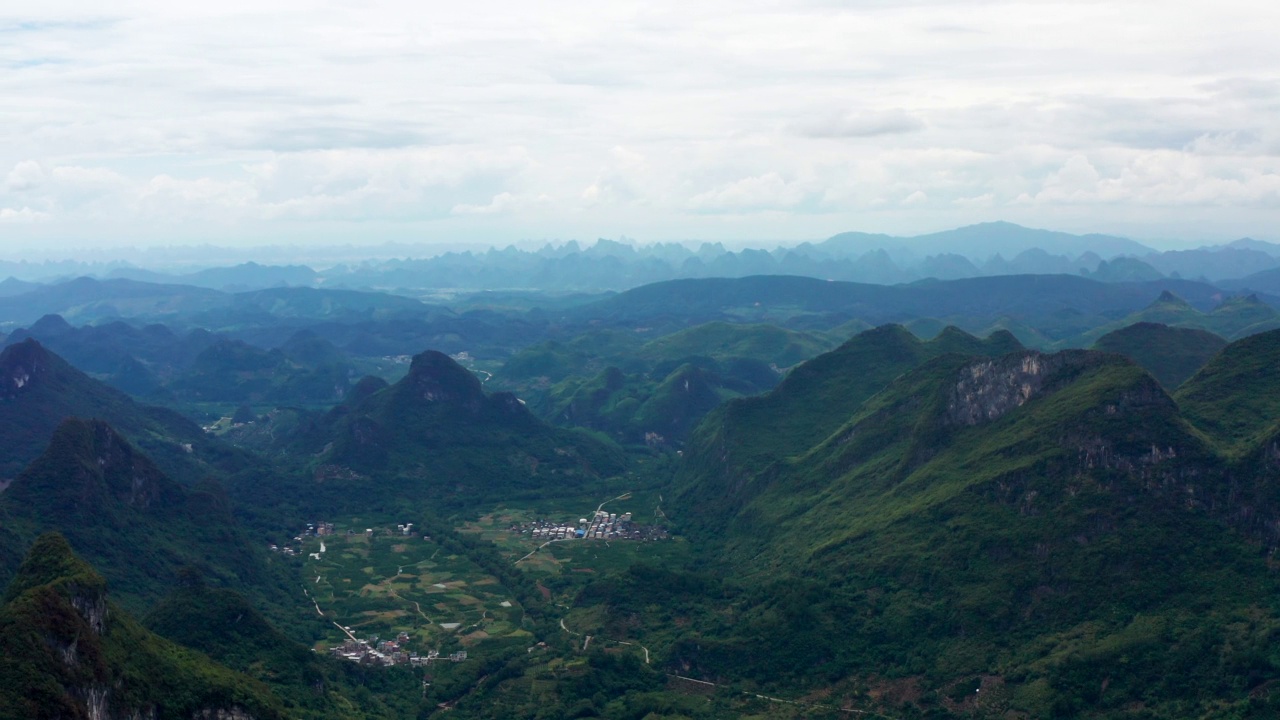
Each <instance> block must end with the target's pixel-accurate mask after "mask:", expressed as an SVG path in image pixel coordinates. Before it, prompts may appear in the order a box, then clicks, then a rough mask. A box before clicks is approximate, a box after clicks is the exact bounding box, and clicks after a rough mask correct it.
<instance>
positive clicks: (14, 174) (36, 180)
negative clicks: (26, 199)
mask: <svg viewBox="0 0 1280 720" xmlns="http://www.w3.org/2000/svg"><path fill="white" fill-rule="evenodd" d="M43 181H44V169H43V168H41V167H40V163H38V162H36V161H34V160H23V161H22V162H20V163H18V164H17V165H14V166H13V169H12V170H10V171H9V174H8V175H7V176H6V177H5V180H4V184H5V189H7V190H8V191H9V192H26V191H28V190H34V189H35V188H36V187H39V185H40V183H41V182H43Z"/></svg>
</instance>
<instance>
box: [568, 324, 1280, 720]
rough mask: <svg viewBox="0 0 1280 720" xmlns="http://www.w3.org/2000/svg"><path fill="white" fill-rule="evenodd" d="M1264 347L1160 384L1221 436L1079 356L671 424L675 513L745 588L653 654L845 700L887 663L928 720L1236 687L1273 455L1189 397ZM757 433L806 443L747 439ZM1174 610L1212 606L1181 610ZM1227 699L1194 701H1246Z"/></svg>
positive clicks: (1264, 613)
mask: <svg viewBox="0 0 1280 720" xmlns="http://www.w3.org/2000/svg"><path fill="white" fill-rule="evenodd" d="M877 332H881V333H883V331H877ZM1269 335H1271V334H1268V335H1263V336H1258V337H1257V338H1253V339H1250V340H1245V341H1241V342H1240V343H1237V344H1236V345H1233V346H1230V347H1228V348H1227V349H1226V350H1225V351H1223V352H1222V353H1221V354H1220V355H1219V356H1218V357H1217V358H1216V359H1215V360H1214V361H1213V362H1212V363H1210V365H1209V366H1208V367H1206V368H1205V369H1204V370H1202V371H1201V373H1200V375H1198V376H1197V378H1199V380H1193V381H1189V382H1188V383H1187V384H1186V386H1185V389H1184V390H1183V391H1181V392H1180V393H1179V395H1178V397H1179V399H1180V401H1183V402H1187V403H1188V405H1187V413H1188V417H1189V418H1191V419H1192V420H1193V421H1195V422H1199V423H1201V425H1202V426H1204V427H1206V428H1208V429H1212V430H1215V431H1217V433H1216V435H1215V437H1217V438H1221V440H1222V441H1224V442H1223V443H1221V444H1219V443H1215V442H1213V441H1210V440H1207V439H1206V438H1205V436H1203V435H1201V434H1200V433H1199V432H1198V431H1197V429H1196V428H1195V427H1193V426H1192V424H1191V423H1189V422H1188V420H1187V419H1184V418H1183V416H1182V413H1181V411H1180V409H1179V406H1178V404H1176V403H1175V402H1174V400H1173V399H1172V398H1170V397H1169V395H1168V394H1166V392H1165V391H1164V390H1163V389H1161V387H1160V386H1159V384H1158V383H1157V382H1156V381H1155V380H1154V379H1152V378H1151V377H1150V376H1149V375H1147V374H1146V373H1145V372H1143V371H1142V370H1141V369H1140V368H1139V367H1137V366H1136V365H1133V364H1131V363H1129V362H1127V361H1124V360H1121V359H1120V358H1118V357H1116V356H1114V355H1103V354H1098V353H1089V352H1080V351H1070V352H1063V353H1057V354H1052V355H1044V354H1040V353H1035V352H1019V353H1013V354H1009V355H1005V356H1003V357H999V358H993V359H983V358H974V357H972V356H968V357H966V356H962V355H941V356H938V357H935V358H934V359H932V360H928V361H924V362H923V363H922V364H918V365H917V367H916V368H915V369H913V370H910V371H909V372H907V373H905V374H903V375H901V376H900V377H897V378H896V379H889V380H886V381H885V382H883V383H882V384H881V387H882V389H879V391H878V392H874V391H873V392H869V393H858V395H859V396H860V399H861V400H862V401H861V402H859V403H857V406H856V408H855V409H853V410H852V411H840V412H838V413H835V412H832V411H831V406H832V404H833V400H830V399H825V398H822V397H819V396H816V395H815V396H812V397H810V398H809V401H808V402H805V403H793V404H791V405H789V406H787V407H785V409H784V407H783V406H781V405H780V404H779V403H780V399H781V398H782V397H783V396H784V394H785V391H786V390H787V384H784V385H783V386H781V387H780V388H779V389H778V390H775V391H774V393H772V394H770V395H767V396H765V398H764V399H772V401H773V403H774V404H775V407H774V412H773V418H774V419H773V420H772V421H771V422H770V421H763V420H755V421H752V420H751V419H745V420H744V419H743V418H741V417H736V416H735V414H734V413H733V410H734V409H735V405H736V404H734V403H731V404H730V405H727V406H725V408H724V409H723V413H718V414H715V415H713V416H712V418H711V419H709V421H708V422H707V423H706V424H704V426H703V427H702V428H700V429H699V432H698V433H697V434H695V437H694V439H693V442H692V443H691V445H690V447H689V449H688V451H687V455H688V458H687V462H686V463H685V464H684V466H683V469H682V471H681V475H680V478H679V480H678V487H679V488H680V489H679V490H678V491H677V492H678V494H677V507H679V508H681V511H680V516H681V520H682V523H683V525H684V527H686V528H687V530H688V531H689V532H691V533H694V534H695V535H696V536H697V537H699V538H700V539H701V540H702V541H704V542H706V543H708V544H709V545H710V546H711V547H713V548H714V550H713V554H715V555H717V556H718V557H721V558H723V559H724V565H725V567H732V568H733V569H734V570H733V573H734V574H735V575H737V574H739V573H740V574H741V576H742V577H744V578H746V580H745V582H746V583H747V584H748V586H750V585H751V584H752V583H753V582H759V583H760V584H761V585H763V586H764V587H765V588H766V589H765V590H763V591H761V592H747V591H740V592H743V594H742V595H740V596H739V600H738V601H736V603H735V607H736V610H735V611H734V612H735V615H737V616H738V620H737V621H736V622H735V623H734V624H733V625H732V626H719V627H717V628H716V629H715V630H708V631H707V632H704V633H702V634H701V635H700V636H699V637H698V638H697V639H696V640H694V639H692V638H690V639H685V640H680V639H675V640H673V642H674V643H675V645H674V646H673V650H672V657H673V659H674V660H676V661H677V662H680V663H682V664H683V667H685V668H688V669H693V670H696V671H697V672H698V673H700V675H701V676H702V677H713V678H714V677H717V676H725V675H735V676H739V677H741V676H743V675H744V674H745V675H750V676H753V677H756V678H759V679H760V680H761V681H762V682H764V681H765V679H766V678H777V677H779V676H788V677H791V678H793V679H794V681H795V682H801V683H803V682H805V680H804V679H803V678H805V677H810V678H813V677H826V678H831V679H832V680H833V681H834V679H835V678H850V677H853V678H855V679H854V680H853V682H852V683H851V686H852V687H861V688H864V691H867V690H866V689H868V688H874V687H875V686H876V685H877V684H878V683H880V684H883V683H885V682H888V681H887V680H880V679H878V678H881V677H884V674H885V673H886V668H892V671H889V672H888V674H889V675H890V677H892V676H894V675H896V676H898V677H910V678H912V680H911V682H912V684H914V685H916V687H917V688H918V689H919V690H925V689H932V690H933V691H934V692H936V693H938V697H939V701H940V702H941V704H942V705H943V706H945V707H946V708H947V709H949V710H951V711H966V709H967V710H968V711H972V710H974V706H973V705H972V703H973V701H974V700H977V699H978V698H977V696H976V695H974V693H975V690H976V689H978V688H980V689H981V693H982V700H983V701H984V702H986V701H992V702H998V703H999V705H998V707H1002V708H1006V709H1008V710H1010V711H1021V712H1027V713H1030V714H1031V715H1032V716H1037V717H1042V716H1050V715H1058V716H1086V715H1087V716H1111V715H1115V716H1122V715H1124V714H1125V713H1126V712H1127V711H1126V710H1125V708H1128V707H1132V706H1133V704H1134V703H1141V704H1142V705H1143V707H1146V708H1147V709H1148V710H1149V711H1150V712H1153V713H1155V714H1156V715H1157V716H1162V715H1170V716H1176V715H1187V714H1195V715H1199V714H1201V713H1203V712H1206V711H1208V710H1209V706H1208V705H1205V704H1204V703H1205V700H1204V698H1206V697H1209V696H1212V695H1213V694H1214V693H1216V692H1218V691H1217V690H1215V689H1214V688H1226V687H1239V688H1241V691H1242V692H1243V691H1244V690H1245V689H1248V688H1250V687H1256V686H1257V685H1258V684H1259V683H1261V682H1263V680H1262V678H1265V677H1268V676H1270V675H1271V674H1272V673H1274V672H1276V670H1277V667H1276V665H1275V662H1274V661H1273V660H1271V659H1268V658H1265V657H1264V656H1258V655H1254V654H1252V653H1253V652H1254V651H1252V650H1248V649H1246V648H1260V647H1262V646H1263V645H1264V644H1265V643H1266V642H1267V641H1266V638H1267V637H1269V634H1270V633H1271V632H1272V628H1275V627H1280V625H1277V623H1280V615H1278V614H1277V612H1278V609H1277V607H1276V606H1275V603H1274V593H1275V591H1276V587H1275V582H1276V581H1275V579H1274V578H1273V577H1272V574H1271V573H1270V571H1269V570H1267V569H1266V567H1267V564H1266V557H1265V553H1263V552H1260V547H1259V545H1258V544H1259V543H1260V544H1261V546H1262V547H1267V546H1269V545H1270V544H1271V543H1273V542H1274V531H1273V529H1272V527H1271V523H1272V522H1273V521H1274V520H1275V518H1276V517H1277V516H1278V514H1280V504H1277V499H1278V497H1280V496H1278V495H1277V492H1276V489H1275V487H1274V483H1273V482H1272V481H1271V480H1270V479H1269V477H1270V476H1269V473H1268V472H1267V471H1266V470H1265V467H1263V466H1259V465H1258V464H1257V463H1259V462H1263V463H1268V462H1272V461H1270V460H1269V459H1267V458H1268V457H1269V456H1267V455H1266V454H1265V453H1264V452H1263V448H1264V444H1265V442H1266V440H1267V439H1266V438H1265V437H1264V436H1265V431H1261V424H1255V425H1247V423H1236V424H1235V425H1226V424H1224V423H1222V422H1218V423H1217V424H1214V417H1213V415H1212V412H1210V410H1207V409H1204V408H1205V407H1206V406H1205V405H1204V401H1199V402H1200V404H1199V405H1194V404H1192V402H1193V401H1194V399H1195V398H1200V397H1209V396H1211V395H1212V392H1211V390H1210V389H1209V388H1210V386H1212V387H1214V388H1216V389H1218V390H1219V391H1221V392H1223V394H1224V395H1225V396H1229V397H1230V398H1232V399H1233V400H1234V401H1236V402H1238V401H1240V400H1241V399H1243V398H1244V397H1246V396H1249V397H1257V396H1258V395H1260V394H1261V393H1259V392H1258V389H1259V387H1258V386H1257V383H1256V382H1255V383H1251V384H1245V383H1241V382H1239V380H1242V379H1243V378H1244V376H1245V374H1248V372H1249V371H1248V370H1247V368H1250V367H1258V366H1260V365H1261V364H1263V363H1265V362H1266V357H1267V356H1266V354H1265V347H1267V346H1266V345H1265V343H1264V339H1266V338H1269ZM879 344H880V345H881V346H888V345H889V343H888V342H887V340H882V341H881V343H879ZM838 352H840V351H837V353H838ZM837 353H832V354H831V356H823V357H821V358H819V359H818V360H815V361H814V362H813V363H811V365H815V366H817V365H818V363H819V362H820V361H822V360H824V359H825V358H827V357H833V358H834V356H836V354H837ZM1233 373H1234V374H1233ZM824 374H827V373H824ZM1232 377H1234V378H1236V379H1237V385H1236V387H1234V388H1233V389H1232V390H1230V391H1228V390H1227V389H1226V385H1225V384H1223V383H1224V382H1225V381H1224V380H1223V378H1232ZM1215 381H1216V383H1217V384H1214V382H1215ZM790 382H791V379H790V378H789V379H788V383H790ZM1259 382H1264V384H1265V381H1264V380H1262V379H1261V378H1260V379H1259ZM828 397H830V395H828ZM1227 402H1230V401H1226V400H1225V399H1224V402H1223V407H1225V405H1226V403H1227ZM740 404H742V405H744V406H745V405H747V404H748V401H743V402H742V403H740ZM1253 407H1254V411H1253V412H1255V413H1256V415H1249V413H1246V415H1247V416H1251V417H1252V416H1256V417H1258V418H1259V420H1261V418H1262V417H1263V416H1262V415H1261V413H1264V412H1265V410H1264V408H1263V407H1262V406H1260V405H1257V404H1256V403H1255V404H1254V405H1253ZM828 415H831V416H835V417H836V418H838V419H835V420H831V421H827V420H824V418H825V417H827V416H828ZM1271 417H1274V414H1273V415H1271ZM772 426H777V427H787V426H801V427H809V428H812V430H811V431H810V432H808V433H804V434H803V436H801V435H800V434H797V435H793V436H792V438H793V439H792V440H791V441H790V442H787V441H786V440H787V436H785V435H783V436H782V437H781V438H780V440H781V442H777V443H775V445H774V446H772V447H770V448H768V449H767V450H765V451H762V450H761V447H762V441H761V439H762V438H763V437H765V436H766V435H767V434H768V433H769V432H770V430H771V429H772ZM1255 428H1257V430H1258V432H1261V435H1259V434H1258V432H1255ZM1250 433H1253V434H1250ZM1230 438H1238V439H1239V440H1238V441H1237V442H1239V443H1243V445H1237V446H1235V447H1239V448H1241V450H1242V451H1244V452H1245V455H1244V456H1243V457H1244V458H1245V459H1243V460H1240V461H1237V460H1234V459H1233V458H1234V457H1238V455H1236V453H1233V452H1231V450H1232V447H1233V446H1232V445H1231V444H1228V443H1226V442H1225V441H1227V440H1228V439H1230ZM1249 438H1253V439H1249ZM1267 447H1269V446H1267ZM1248 448H1256V450H1253V451H1250V450H1248ZM1237 452H1239V451H1237ZM1268 452H1269V451H1268ZM1255 453H1256V454H1255ZM1255 458H1258V459H1255ZM726 468H731V469H732V470H731V471H729V472H726ZM753 579H754V580H753ZM705 592H707V593H710V594H712V595H714V594H716V593H717V592H722V591H717V590H714V589H707V590H706V591H705ZM597 597H598V596H597ZM593 602H604V604H605V606H606V607H609V604H610V603H611V602H613V601H612V600H609V599H608V596H607V595H606V597H605V599H603V600H594V601H593ZM649 602H662V601H661V600H657V599H655V598H654V597H653V596H650V598H649ZM672 602H677V601H676V600H674V599H673V600H672ZM625 607H629V605H627V604H626V603H620V605H619V608H625ZM1194 607H1204V608H1206V609H1207V608H1212V610H1209V611H1208V613H1207V614H1204V613H1199V614H1197V617H1199V619H1198V620H1196V621H1194V622H1193V621H1190V617H1191V615H1189V614H1188V613H1193V612H1194V611H1192V610H1191V608H1194ZM610 612H617V609H613V610H610ZM1246 618H1252V619H1250V620H1246ZM620 619H621V618H619V620H620ZM677 637H678V636H677ZM753 646H754V647H759V646H768V647H770V648H771V651H770V652H769V653H753V652H749V651H748V648H749V647H753ZM1206 651H1208V652H1207V653H1206ZM1220 658H1230V659H1228V660H1221V659H1220ZM863 673H866V674H863ZM1171 677H1176V678H1178V680H1177V682H1176V684H1170V683H1169V682H1168V681H1167V680H1162V678H1171ZM882 686H883V685H882ZM988 693H992V694H990V695H988ZM997 693H998V694H997ZM1238 697H1239V698H1240V699H1239V701H1238V702H1237V703H1235V704H1234V705H1230V704H1229V705H1226V706H1223V707H1219V708H1217V710H1215V712H1219V713H1222V715H1221V716H1223V717H1235V716H1237V713H1245V714H1246V715H1247V714H1248V713H1249V712H1256V711H1261V710H1260V708H1262V707H1266V705H1265V703H1263V704H1261V705H1259V704H1257V703H1256V702H1255V701H1250V700H1246V699H1245V698H1244V696H1243V695H1241V696H1238ZM1254 697H1255V698H1257V697H1265V695H1263V696H1258V695H1254ZM945 698H949V701H948V700H947V699H945ZM966 703H968V705H967V706H966ZM1255 708H1256V709H1255Z"/></svg>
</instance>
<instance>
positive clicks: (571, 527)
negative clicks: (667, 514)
mask: <svg viewBox="0 0 1280 720" xmlns="http://www.w3.org/2000/svg"><path fill="white" fill-rule="evenodd" d="M508 529H509V530H510V531H511V532H513V533H520V534H523V535H529V536H530V537H531V538H532V539H534V540H575V539H576V540H638V541H641V542H645V541H650V540H665V539H667V538H668V537H669V535H668V534H667V529H666V528H664V527H662V526H660V525H639V524H636V523H635V522H633V521H632V519H631V513H629V512H628V513H623V514H622V515H618V514H617V513H610V512H605V511H604V510H596V512H595V514H594V515H593V516H592V517H591V518H579V519H578V522H577V523H576V524H567V523H564V522H561V521H555V520H541V519H539V520H534V521H532V522H528V523H517V524H513V525H512V526H511V527H510V528H508Z"/></svg>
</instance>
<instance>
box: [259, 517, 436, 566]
mask: <svg viewBox="0 0 1280 720" xmlns="http://www.w3.org/2000/svg"><path fill="white" fill-rule="evenodd" d="M382 532H383V534H386V535H392V536H402V537H409V536H412V535H413V523H403V524H400V525H396V529H395V530H391V529H390V528H386V529H383V530H382ZM374 533H375V530H374V529H373V528H365V529H364V533H363V535H364V536H365V537H366V538H372V537H373V536H374ZM333 534H334V530H333V523H331V522H323V521H321V522H315V523H307V528H306V529H305V530H303V531H302V532H301V533H300V534H299V535H296V536H294V538H293V542H294V543H297V546H296V547H295V546H293V545H289V544H288V543H286V544H285V545H284V546H283V547H282V546H280V545H277V544H275V543H272V544H270V545H268V546H267V549H269V550H270V551H271V552H278V553H282V554H284V555H290V556H293V555H298V554H300V553H301V552H302V550H301V547H302V542H303V540H305V539H306V538H309V537H319V538H324V537H331V536H332V535H333ZM346 534H347V536H354V535H356V534H358V533H357V532H356V531H355V530H347V531H346ZM423 539H426V540H430V539H431V538H430V537H429V536H425V535H424V536H423ZM324 551H325V546H324V541H321V542H320V552H319V553H311V559H312V560H319V559H320V555H321V554H323V553H324Z"/></svg>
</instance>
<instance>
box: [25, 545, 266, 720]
mask: <svg viewBox="0 0 1280 720" xmlns="http://www.w3.org/2000/svg"><path fill="white" fill-rule="evenodd" d="M109 717H110V718H125V717H154V718H215V717H216V718H233V717H234V718H240V719H242V720H251V719H252V720H268V719H273V718H285V717H287V716H286V715H285V713H284V712H283V709H282V707H281V704H280V702H279V700H278V699H276V698H275V697H274V696H273V695H272V694H271V692H270V691H269V690H268V689H267V688H266V686H264V685H263V684H262V683H260V682H257V681H255V680H251V679H250V678H248V677H246V676H244V675H241V674H239V673H236V672H233V671H231V670H228V669H227V668H225V667H222V666H219V665H217V664H215V663H213V662H212V661H210V660H209V659H208V658H207V657H205V656H204V655H201V654H200V653H198V652H195V651H193V650H188V649H186V648H183V647H180V646H178V645H175V644H173V643H172V642H169V641H167V640H164V639H163V638H160V637H158V636H156V635H155V634H153V633H151V632H149V631H147V630H146V629H144V628H143V627H142V626H141V625H139V624H138V623H137V621H135V620H134V619H133V618H132V617H130V616H129V615H128V614H127V613H126V612H124V611H123V610H121V609H120V608H119V607H117V606H116V605H115V604H114V602H112V601H111V599H110V598H109V597H108V595H107V584H106V581H105V580H103V578H102V576H101V575H98V574H97V572H95V571H94V570H93V568H92V567H90V566H89V565H88V564H86V563H85V562H84V561H82V560H80V559H79V558H77V557H76V556H75V555H74V554H73V553H72V551H71V547H70V546H69V545H68V544H67V542H66V541H65V540H63V539H62V538H61V537H60V536H59V535H56V534H49V535H43V536H41V537H40V538H39V539H38V540H37V541H36V542H35V544H34V545H33V546H32V548H31V551H30V553H29V554H28V555H27V558H26V560H25V561H24V562H23V564H22V567H21V569H20V570H19V571H18V574H17V576H16V577H14V579H13V581H12V582H11V583H10V584H9V588H8V591H7V592H6V593H5V595H4V604H3V605H2V606H0V718H4V719H5V720H10V719H13V720H19V719H21V720H31V719H33V718H50V719H52V718H109Z"/></svg>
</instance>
